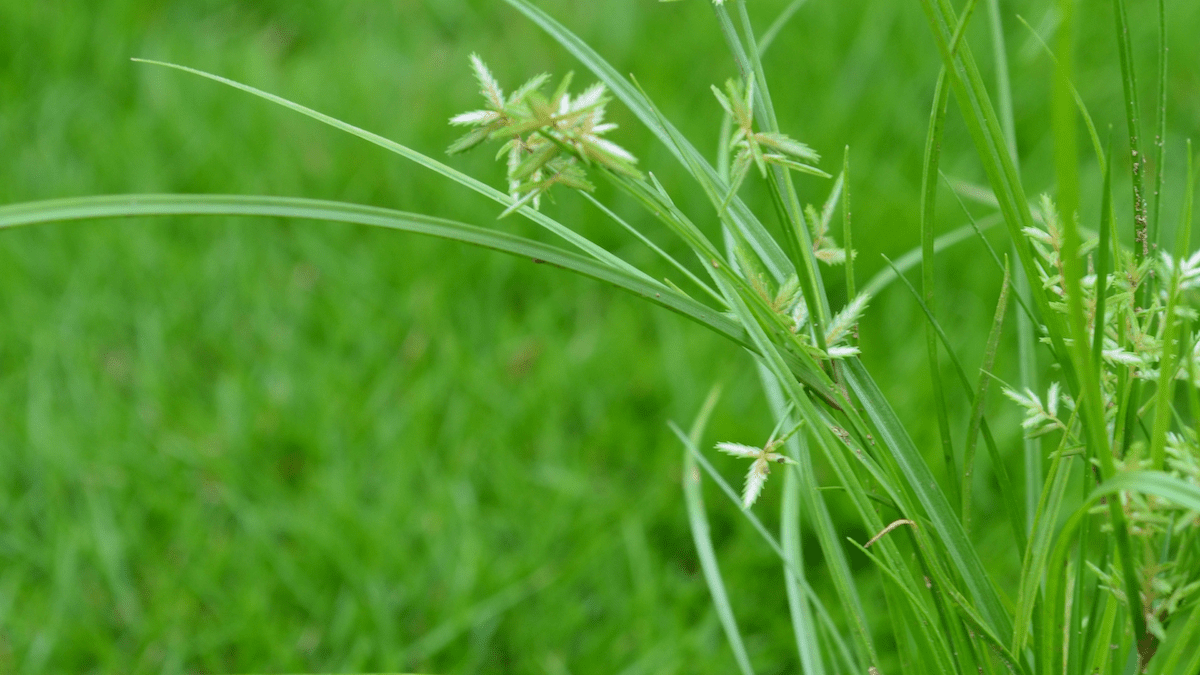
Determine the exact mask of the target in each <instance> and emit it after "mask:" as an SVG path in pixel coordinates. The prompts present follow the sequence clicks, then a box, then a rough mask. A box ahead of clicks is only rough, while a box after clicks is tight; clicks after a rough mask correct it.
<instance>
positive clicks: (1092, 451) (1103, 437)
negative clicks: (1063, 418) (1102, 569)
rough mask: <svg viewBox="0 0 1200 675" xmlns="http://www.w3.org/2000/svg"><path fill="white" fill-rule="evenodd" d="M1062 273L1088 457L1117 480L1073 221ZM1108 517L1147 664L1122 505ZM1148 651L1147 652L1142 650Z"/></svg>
mask: <svg viewBox="0 0 1200 675" xmlns="http://www.w3.org/2000/svg"><path fill="white" fill-rule="evenodd" d="M1063 233H1064V237H1063V247H1062V271H1063V275H1062V276H1063V290H1064V292H1065V293H1066V296H1067V308H1068V310H1069V318H1070V326H1071V336H1072V344H1071V347H1070V357H1071V361H1072V362H1074V364H1075V370H1076V372H1077V373H1078V374H1079V377H1080V381H1081V382H1080V384H1081V387H1080V388H1081V390H1082V397H1081V398H1079V399H1077V400H1078V405H1079V406H1080V408H1081V411H1082V415H1081V418H1082V420H1083V430H1084V437H1085V438H1086V439H1087V448H1088V457H1089V459H1091V458H1096V459H1099V461H1100V467H1101V476H1102V477H1103V478H1104V479H1109V478H1112V477H1113V476H1115V475H1116V467H1115V466H1114V463H1113V455H1112V452H1113V451H1112V444H1111V443H1110V441H1109V438H1108V431H1107V430H1106V429H1105V421H1104V419H1105V418H1104V401H1103V399H1102V398H1101V394H1100V375H1099V373H1098V372H1097V370H1096V369H1095V367H1094V366H1093V363H1092V354H1091V351H1092V350H1091V349H1090V348H1089V347H1090V345H1089V343H1088V339H1089V337H1090V336H1089V335H1088V334H1087V321H1086V318H1085V316H1084V309H1083V303H1084V299H1083V288H1082V283H1081V280H1082V279H1083V261H1082V260H1081V259H1080V255H1079V249H1080V241H1081V238H1080V235H1079V224H1078V221H1077V220H1076V219H1075V218H1073V217H1068V218H1066V219H1064V220H1063ZM1109 514H1110V516H1111V518H1112V522H1113V531H1114V535H1115V539H1116V545H1117V551H1118V553H1119V554H1120V557H1121V568H1122V572H1123V574H1124V579H1125V592H1126V594H1127V596H1128V597H1129V602H1130V607H1131V611H1130V616H1131V619H1132V621H1133V633H1134V638H1135V639H1136V640H1137V642H1138V645H1139V653H1140V655H1141V658H1142V659H1143V660H1146V659H1148V658H1149V656H1147V654H1148V653H1150V654H1152V653H1153V652H1152V651H1150V650H1151V648H1152V646H1153V645H1152V641H1153V639H1154V638H1153V636H1152V635H1151V634H1150V633H1148V632H1147V631H1146V619H1145V617H1144V616H1143V615H1142V609H1141V600H1140V598H1141V594H1140V591H1141V585H1140V584H1139V583H1138V580H1137V566H1136V565H1135V562H1134V559H1133V554H1132V551H1131V550H1130V542H1129V531H1128V529H1127V527H1126V526H1125V513H1124V510H1123V509H1122V507H1121V504H1120V500H1116V499H1114V500H1110V501H1109ZM1143 645H1144V646H1143Z"/></svg>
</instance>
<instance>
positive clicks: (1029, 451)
mask: <svg viewBox="0 0 1200 675" xmlns="http://www.w3.org/2000/svg"><path fill="white" fill-rule="evenodd" d="M988 18H989V23H990V25H991V29H992V31H991V33H992V49H993V54H994V59H993V60H994V61H995V63H996V96H997V99H998V106H999V113H1000V126H1001V128H1002V129H1003V133H1004V141H1005V145H1006V146H1007V148H1008V153H1009V156H1010V157H1011V158H1012V161H1013V164H1014V165H1016V166H1017V167H1020V154H1019V153H1018V151H1017V132H1016V124H1015V122H1014V121H1013V120H1014V117H1015V116H1014V114H1013V104H1012V86H1011V84H1010V81H1009V75H1008V50H1007V49H1006V48H1005V42H1004V22H1003V20H1002V18H1001V15H1000V2H999V0H988ZM1018 18H1019V17H1018ZM1034 34H1035V35H1036V32H1035V33H1034ZM1039 39H1040V36H1039ZM1080 102H1081V103H1082V101H1080ZM955 196H956V197H957V196H958V194H957V193H955ZM959 201H960V203H961V198H960V200H959ZM963 208H964V210H965V209H966V207H965V206H964V207H963ZM1019 245H1020V244H1019V243H1017V242H1013V243H1012V245H1011V247H1012V249H1011V250H1012V255H1013V256H1014V257H1016V256H1018V255H1019V253H1018V252H1017V250H1016V247H1017V246H1019ZM988 248H989V250H990V248H991V247H990V245H989V247H988ZM992 256H993V257H994V258H996V262H997V264H999V258H998V257H997V256H996V255H995V253H994V252H993V253H992ZM1014 291H1015V293H1014V295H1015V296H1016V298H1017V302H1019V303H1020V305H1021V307H1022V308H1023V309H1024V310H1025V313H1024V314H1019V315H1017V384H1018V386H1019V387H1021V388H1023V389H1029V390H1031V391H1036V390H1037V389H1038V376H1037V353H1036V337H1035V335H1034V328H1035V326H1036V322H1035V321H1034V320H1033V318H1032V314H1031V313H1030V311H1029V304H1030V302H1031V297H1030V293H1031V290H1030V285H1029V279H1028V277H1026V276H1025V275H1023V274H1018V275H1017V276H1016V279H1014ZM1021 449H1022V462H1023V468H1024V471H1023V476H1024V493H1025V503H1024V509H1023V512H1024V514H1025V529H1024V530H1023V531H1022V532H1021V535H1020V536H1019V537H1018V539H1019V540H1022V541H1023V540H1025V539H1027V538H1028V537H1029V535H1030V534H1031V533H1032V530H1033V512H1034V510H1035V509H1036V508H1037V496H1038V493H1039V491H1040V488H1041V485H1042V480H1043V478H1042V463H1043V460H1042V447H1041V443H1040V442H1039V441H1038V440H1037V439H1033V438H1023V439H1021ZM1023 549H1024V546H1022V550H1023Z"/></svg>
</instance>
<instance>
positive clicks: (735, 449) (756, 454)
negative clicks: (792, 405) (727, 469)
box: [717, 440, 796, 509]
mask: <svg viewBox="0 0 1200 675" xmlns="http://www.w3.org/2000/svg"><path fill="white" fill-rule="evenodd" d="M782 442H783V441H781V440H777V441H771V442H769V443H767V444H766V446H764V447H761V448H755V447H752V446H749V445H742V444H741V443H717V449H718V450H720V451H721V452H724V453H726V454H729V455H733V456H734V457H743V458H745V459H752V460H754V461H753V462H752V463H751V464H750V471H749V472H748V473H747V474H746V484H745V486H744V487H743V488H742V507H743V508H747V509H748V508H750V507H751V506H753V505H754V502H755V501H756V500H757V499H758V495H759V493H761V492H762V489H763V485H764V484H765V483H766V482H767V475H768V474H770V473H771V463H772V462H773V463H775V464H795V463H796V462H794V461H793V460H792V459H791V458H790V457H787V456H786V455H781V454H779V453H778V452H775V449H776V448H778V447H779V446H780V444H782Z"/></svg>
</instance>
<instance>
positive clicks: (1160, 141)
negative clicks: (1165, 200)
mask: <svg viewBox="0 0 1200 675" xmlns="http://www.w3.org/2000/svg"><path fill="white" fill-rule="evenodd" d="M1157 104H1158V105H1157V108H1158V110H1157V112H1158V114H1157V115H1155V120H1154V122H1155V124H1154V212H1153V213H1151V214H1150V232H1149V233H1148V236H1149V238H1150V243H1151V244H1152V245H1155V246H1157V245H1158V238H1159V222H1158V219H1159V214H1160V213H1161V211H1162V189H1163V179H1164V178H1165V177H1166V175H1167V171H1166V159H1167V157H1166V155H1167V7H1166V0H1158V101H1157ZM1188 159H1191V153H1190V152H1189V153H1188Z"/></svg>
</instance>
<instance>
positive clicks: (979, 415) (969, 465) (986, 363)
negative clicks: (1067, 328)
mask: <svg viewBox="0 0 1200 675" xmlns="http://www.w3.org/2000/svg"><path fill="white" fill-rule="evenodd" d="M1008 281H1009V269H1008V265H1005V266H1004V282H1003V283H1002V284H1001V285H1000V300H999V301H997V302H996V314H995V316H994V317H993V319H992V330H991V332H989V333H988V339H987V346H986V347H985V348H984V352H983V365H982V366H981V367H980V369H979V385H978V386H977V387H976V389H975V398H974V400H972V401H971V417H970V425H969V426H968V427H967V442H966V444H965V445H964V446H963V484H962V500H963V502H962V513H963V527H964V528H966V530H967V532H970V531H971V482H972V474H973V469H974V466H975V444H976V442H977V441H978V440H979V427H980V424H981V423H982V422H983V402H984V400H985V399H986V398H987V390H988V383H989V382H991V380H992V377H991V374H992V367H993V365H994V364H995V361H996V349H997V347H998V346H999V344H1000V331H1001V329H1002V328H1003V327H1004V312H1005V310H1007V309H1008ZM996 454H997V455H998V453H996ZM997 459H999V457H998V456H994V457H993V458H992V460H993V463H994V464H995V470H996V472H997V474H998V475H1000V474H1003V473H1004V465H1003V464H999V463H996V462H995V460H997ZM1004 482H1005V483H1007V482H1008V481H1007V475H1006V474H1005V480H1004ZM1002 492H1003V493H1005V494H1006V495H1007V496H1008V497H1010V498H1011V497H1012V496H1013V495H1012V493H1011V489H1005V490H1002ZM1011 501H1012V503H1009V504H1008V508H1007V509H1006V510H1007V511H1008V512H1009V516H1010V517H1015V516H1016V512H1015V509H1016V504H1015V501H1016V500H1015V499H1013V500H1011ZM1014 525H1015V526H1014V533H1016V534H1017V538H1018V539H1020V538H1021V536H1020V533H1021V528H1020V526H1019V525H1017V522H1016V520H1015V519H1014Z"/></svg>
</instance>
